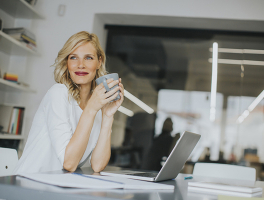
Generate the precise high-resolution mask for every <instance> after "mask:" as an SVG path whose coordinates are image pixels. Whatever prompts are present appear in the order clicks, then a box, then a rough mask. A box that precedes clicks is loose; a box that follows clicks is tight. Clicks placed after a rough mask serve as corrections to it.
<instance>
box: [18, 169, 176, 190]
mask: <svg viewBox="0 0 264 200" xmlns="http://www.w3.org/2000/svg"><path fill="white" fill-rule="evenodd" d="M19 176H22V177H26V178H28V179H31V180H35V181H38V182H42V183H46V184H51V185H56V186H60V187H70V188H86V189H154V190H173V189H174V186H173V185H165V184H160V183H149V182H146V181H137V180H128V179H124V178H116V177H115V178H113V177H104V176H94V175H82V174H75V173H73V174H70V173H69V174H25V173H21V174H19Z"/></svg>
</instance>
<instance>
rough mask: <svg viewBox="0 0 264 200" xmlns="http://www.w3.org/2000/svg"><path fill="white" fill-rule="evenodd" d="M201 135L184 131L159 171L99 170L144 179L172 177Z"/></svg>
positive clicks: (104, 174) (107, 174) (156, 180)
mask: <svg viewBox="0 0 264 200" xmlns="http://www.w3.org/2000/svg"><path fill="white" fill-rule="evenodd" d="M200 137H201V135H199V134H195V133H191V132H188V131H185V132H184V133H183V134H182V136H181V137H180V139H179V140H178V142H177V143H176V145H175V146H174V148H173V150H172V151H171V153H170V155H169V157H168V158H167V160H166V162H165V163H164V165H163V167H162V168H161V170H160V171H159V172H154V171H134V170H119V171H102V172H100V174H101V175H103V176H115V177H124V178H131V179H137V180H144V181H153V182H158V181H165V180H169V179H174V178H176V176H177V175H178V174H179V173H180V171H181V169H182V168H183V166H184V164H185V162H186V161H187V159H188V158H189V156H190V154H191V153H192V151H193V149H194V147H195V146H196V144H197V143H198V141H199V139H200Z"/></svg>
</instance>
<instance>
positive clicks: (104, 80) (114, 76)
mask: <svg viewBox="0 0 264 200" xmlns="http://www.w3.org/2000/svg"><path fill="white" fill-rule="evenodd" d="M111 78H112V79H114V81H115V80H119V76H118V74H117V73H113V74H107V75H104V76H101V77H99V78H97V79H96V80H95V81H96V84H97V85H99V84H101V83H103V84H104V87H105V89H106V92H109V91H110V90H113V89H114V88H116V87H118V84H116V85H115V86H113V87H112V88H109V87H108V85H107V82H106V80H107V79H111ZM117 92H118V95H117V97H116V98H115V99H114V100H112V101H116V100H119V99H120V94H119V93H120V90H118V91H117ZM112 101H110V102H112Z"/></svg>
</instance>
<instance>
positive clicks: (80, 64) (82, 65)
mask: <svg viewBox="0 0 264 200" xmlns="http://www.w3.org/2000/svg"><path fill="white" fill-rule="evenodd" d="M84 67H85V66H84V63H83V61H82V60H80V61H79V65H78V68H80V69H83V68H84Z"/></svg>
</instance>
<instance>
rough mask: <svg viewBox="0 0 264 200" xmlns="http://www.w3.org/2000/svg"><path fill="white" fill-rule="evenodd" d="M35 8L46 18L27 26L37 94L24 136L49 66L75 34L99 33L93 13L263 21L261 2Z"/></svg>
mask: <svg viewBox="0 0 264 200" xmlns="http://www.w3.org/2000/svg"><path fill="white" fill-rule="evenodd" d="M60 4H64V5H66V13H65V15H64V16H63V17H61V16H58V14H57V11H58V6H59V5H60ZM36 9H37V10H39V12H40V13H41V14H43V15H44V16H45V17H46V19H45V20H33V22H32V26H31V27H32V28H31V30H32V31H33V32H34V33H35V34H36V36H37V44H38V50H39V52H40V54H41V56H39V57H34V56H32V57H29V58H28V61H27V65H28V66H27V73H26V77H27V78H26V82H27V83H29V84H30V85H31V87H32V88H34V89H36V90H37V91H38V92H37V93H36V94H28V95H27V97H26V99H27V116H26V117H27V118H28V120H27V123H26V124H25V131H26V133H28V132H29V129H30V126H31V122H32V120H33V117H34V114H35V112H36V110H37V108H38V105H39V103H40V101H41V99H42V98H43V96H44V95H45V93H46V92H47V90H48V89H49V88H50V87H51V86H52V85H53V84H54V80H53V68H52V67H50V66H51V65H52V64H53V63H54V60H55V58H56V56H57V53H58V51H59V50H60V49H61V47H62V46H63V44H64V43H65V42H66V40H67V39H68V38H69V37H70V36H71V35H72V34H74V33H76V32H78V31H82V30H86V31H90V32H92V31H93V27H94V29H96V30H95V32H97V33H98V34H100V31H102V25H103V23H102V22H101V24H100V16H99V17H98V18H97V19H96V21H97V23H98V26H97V24H94V19H95V14H96V13H108V14H109V13H110V14H111V13H112V14H136V15H154V16H168V17H191V18H197V17H198V18H213V19H233V20H256V21H261V22H263V21H264V12H263V10H264V1H263V0H254V1H249V0H233V1H229V0H214V1H212V0H199V1H198V0H184V1H183V0H182V1H179V0H174V1H172V0H166V1H165V0H163V1H161V0H143V1H142V0H97V1H91V0H75V1H73V0H38V1H37V5H36ZM116 20H118V21H117V22H116V23H118V24H121V23H122V22H123V20H124V19H123V18H122V17H119V18H118V17H117V18H116ZM126 20H127V19H126ZM112 23H114V22H113V21H112ZM134 23H137V22H136V21H135V22H134ZM138 23H139V22H138ZM145 23H148V22H145ZM234 26H235V24H234ZM103 35H104V34H102V36H101V37H100V38H102V37H103Z"/></svg>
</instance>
